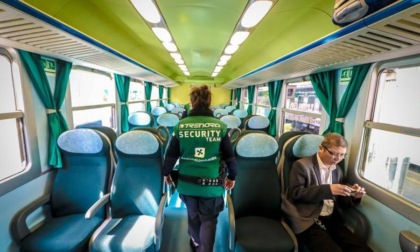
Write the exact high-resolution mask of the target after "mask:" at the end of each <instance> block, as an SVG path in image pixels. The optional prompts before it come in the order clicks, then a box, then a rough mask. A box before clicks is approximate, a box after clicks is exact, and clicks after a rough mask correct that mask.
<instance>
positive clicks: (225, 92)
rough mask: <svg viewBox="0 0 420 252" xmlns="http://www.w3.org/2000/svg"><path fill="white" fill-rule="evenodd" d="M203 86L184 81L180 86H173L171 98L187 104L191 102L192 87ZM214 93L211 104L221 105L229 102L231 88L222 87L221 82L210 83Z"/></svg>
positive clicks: (172, 100) (173, 100)
mask: <svg viewBox="0 0 420 252" xmlns="http://www.w3.org/2000/svg"><path fill="white" fill-rule="evenodd" d="M194 86H201V85H199V84H191V83H183V84H181V85H179V86H178V87H173V88H171V91H170V94H169V95H170V97H169V99H170V100H171V102H178V103H180V104H187V103H189V102H190V100H189V99H190V98H189V93H190V89H191V87H194ZM208 86H209V87H210V90H211V92H212V94H213V96H212V101H211V105H220V104H222V103H224V104H229V102H230V89H226V88H222V86H221V85H220V84H211V85H208Z"/></svg>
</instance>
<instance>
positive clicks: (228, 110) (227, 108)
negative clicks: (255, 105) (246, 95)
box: [224, 105, 236, 114]
mask: <svg viewBox="0 0 420 252" xmlns="http://www.w3.org/2000/svg"><path fill="white" fill-rule="evenodd" d="M224 109H226V110H227V112H228V113H229V114H231V113H232V111H233V110H235V109H236V107H235V106H231V105H229V106H226V107H225V108H224Z"/></svg>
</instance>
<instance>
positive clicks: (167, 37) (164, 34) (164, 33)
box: [152, 27, 172, 42]
mask: <svg viewBox="0 0 420 252" xmlns="http://www.w3.org/2000/svg"><path fill="white" fill-rule="evenodd" d="M152 31H153V32H154V33H155V35H156V37H158V39H159V40H160V41H162V42H171V41H172V37H171V34H170V33H169V31H168V30H166V29H165V28H160V27H153V28H152Z"/></svg>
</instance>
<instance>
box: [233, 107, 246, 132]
mask: <svg viewBox="0 0 420 252" xmlns="http://www.w3.org/2000/svg"><path fill="white" fill-rule="evenodd" d="M232 115H234V116H237V117H239V119H241V126H240V128H241V129H242V128H243V126H244V123H245V118H246V117H247V116H248V111H246V110H245V109H235V110H233V111H232Z"/></svg>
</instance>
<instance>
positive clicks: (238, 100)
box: [235, 88, 241, 109]
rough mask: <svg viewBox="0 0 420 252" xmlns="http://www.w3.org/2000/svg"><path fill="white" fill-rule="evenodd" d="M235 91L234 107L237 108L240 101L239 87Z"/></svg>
mask: <svg viewBox="0 0 420 252" xmlns="http://www.w3.org/2000/svg"><path fill="white" fill-rule="evenodd" d="M235 93H236V95H235V96H236V108H237V109H238V108H239V107H240V101H241V89H240V88H237V89H236V90H235Z"/></svg>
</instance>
